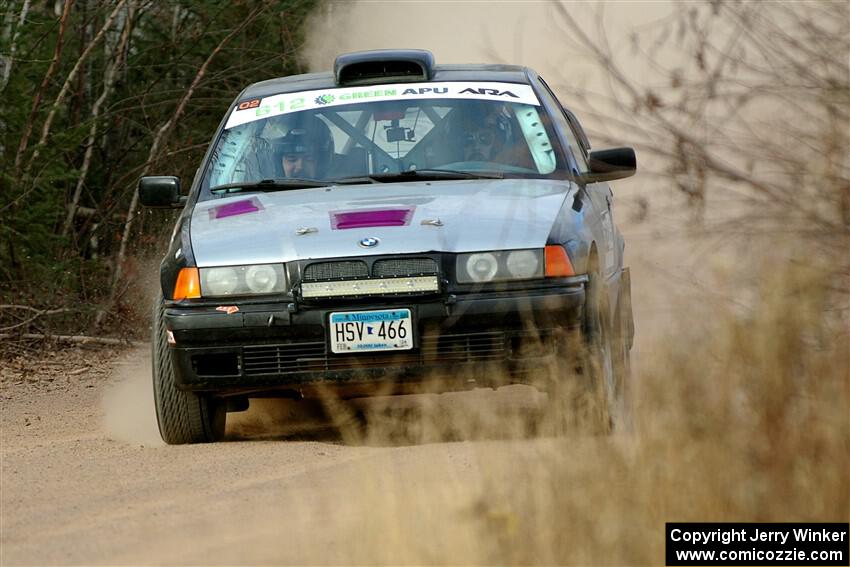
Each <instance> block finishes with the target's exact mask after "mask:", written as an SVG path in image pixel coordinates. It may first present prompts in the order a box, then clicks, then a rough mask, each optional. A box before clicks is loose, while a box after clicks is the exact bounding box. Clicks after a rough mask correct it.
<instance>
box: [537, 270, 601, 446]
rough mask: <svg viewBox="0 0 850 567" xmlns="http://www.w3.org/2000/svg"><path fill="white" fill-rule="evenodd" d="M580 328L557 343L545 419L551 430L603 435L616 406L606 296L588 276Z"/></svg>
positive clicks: (598, 278) (598, 279)
mask: <svg viewBox="0 0 850 567" xmlns="http://www.w3.org/2000/svg"><path fill="white" fill-rule="evenodd" d="M585 293H586V297H585V309H584V318H583V320H582V326H581V329H580V330H576V331H573V332H571V333H569V334H568V336H567V340H566V341H563V342H562V349H563V351H564V352H563V355H562V363H563V364H565V366H566V368H562V369H561V371H560V372H559V375H558V376H556V377H555V383H554V384H552V387H551V388H550V390H549V411H548V414H549V416H548V417H549V419H550V420H551V422H552V423H553V424H554V428H555V433H556V434H564V433H588V434H608V433H610V432H611V429H612V409H613V407H614V406H615V400H614V395H615V381H616V369H615V361H614V351H613V349H612V332H611V325H610V321H609V317H608V303H607V295H606V293H605V290H604V288H603V284H602V279H601V276H600V275H599V274H597V273H592V274H590V279H589V281H588V284H587V287H586V292H585Z"/></svg>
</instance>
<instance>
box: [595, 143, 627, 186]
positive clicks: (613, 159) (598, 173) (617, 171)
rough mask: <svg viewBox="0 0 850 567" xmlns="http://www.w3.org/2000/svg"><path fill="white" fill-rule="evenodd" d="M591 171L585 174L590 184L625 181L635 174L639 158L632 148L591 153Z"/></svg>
mask: <svg viewBox="0 0 850 567" xmlns="http://www.w3.org/2000/svg"><path fill="white" fill-rule="evenodd" d="M588 161H589V165H590V171H589V172H588V173H586V174H585V176H584V177H585V179H586V180H587V182H588V183H598V182H600V181H612V180H614V179H624V178H626V177H631V176H632V175H634V174H635V170H636V169H637V158H636V157H635V151H634V149H632V148H612V149H610V150H599V151H596V152H590V159H589V160H588Z"/></svg>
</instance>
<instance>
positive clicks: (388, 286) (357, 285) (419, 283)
mask: <svg viewBox="0 0 850 567" xmlns="http://www.w3.org/2000/svg"><path fill="white" fill-rule="evenodd" d="M439 290H440V282H439V280H437V276H415V277H411V278H379V279H373V280H347V281H339V282H305V283H302V284H301V296H302V297H342V296H346V295H384V294H387V293H416V292H423V291H439Z"/></svg>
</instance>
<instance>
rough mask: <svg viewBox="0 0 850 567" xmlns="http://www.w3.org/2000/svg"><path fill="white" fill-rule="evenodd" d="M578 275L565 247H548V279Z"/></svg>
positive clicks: (553, 245)
mask: <svg viewBox="0 0 850 567" xmlns="http://www.w3.org/2000/svg"><path fill="white" fill-rule="evenodd" d="M574 275H576V273H575V270H573V264H572V262H570V257H569V256H567V251H566V250H564V247H563V246H558V245H557V244H550V245H549V246H546V277H547V278H561V277H564V276H574Z"/></svg>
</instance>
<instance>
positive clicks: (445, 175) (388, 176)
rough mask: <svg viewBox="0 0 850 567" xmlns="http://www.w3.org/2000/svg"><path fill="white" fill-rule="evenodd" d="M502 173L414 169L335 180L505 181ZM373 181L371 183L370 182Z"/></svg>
mask: <svg viewBox="0 0 850 567" xmlns="http://www.w3.org/2000/svg"><path fill="white" fill-rule="evenodd" d="M504 177H505V176H504V175H502V174H501V173H489V172H488V173H484V172H476V173H473V172H469V171H457V170H452V169H412V170H410V171H395V172H390V173H371V174H369V175H365V176H358V177H344V178H342V179H335V180H334V182H335V183H339V184H350V183H370V182H372V183H374V182H378V183H393V182H396V181H411V180H415V181H419V180H425V179H435V180H439V179H504ZM370 180H371V181H370Z"/></svg>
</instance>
